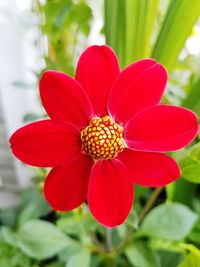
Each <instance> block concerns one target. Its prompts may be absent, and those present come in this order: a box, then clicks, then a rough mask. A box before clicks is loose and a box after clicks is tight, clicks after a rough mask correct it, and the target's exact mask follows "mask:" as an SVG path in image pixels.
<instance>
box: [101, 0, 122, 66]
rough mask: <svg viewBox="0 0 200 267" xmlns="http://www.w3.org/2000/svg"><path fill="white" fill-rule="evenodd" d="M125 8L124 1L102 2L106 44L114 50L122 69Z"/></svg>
mask: <svg viewBox="0 0 200 267" xmlns="http://www.w3.org/2000/svg"><path fill="white" fill-rule="evenodd" d="M125 8H126V1H121V0H106V1H104V11H105V25H104V28H105V34H106V43H107V44H108V45H110V46H112V48H113V49H114V51H115V53H116V54H117V56H118V57H119V61H120V63H121V67H122V68H123V67H124V66H125V31H126V26H125V17H126V16H125Z"/></svg>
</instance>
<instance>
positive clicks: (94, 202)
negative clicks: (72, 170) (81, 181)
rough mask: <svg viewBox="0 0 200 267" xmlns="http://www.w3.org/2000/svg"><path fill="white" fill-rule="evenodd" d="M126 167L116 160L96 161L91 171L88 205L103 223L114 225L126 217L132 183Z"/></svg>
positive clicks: (130, 199) (130, 200)
mask: <svg viewBox="0 0 200 267" xmlns="http://www.w3.org/2000/svg"><path fill="white" fill-rule="evenodd" d="M130 179H131V178H130V173H129V171H128V170H127V168H126V167H125V166H124V165H123V164H122V163H121V162H120V161H117V160H102V161H98V162H97V163H96V164H95V165H94V167H93V169H92V173H91V178H90V183H89V189H88V205H89V208H90V210H91V212H92V214H93V215H94V217H95V218H96V219H97V220H98V221H99V222H100V223H101V224H103V225H105V226H108V227H114V226H117V225H120V224H122V223H123V222H124V220H125V219H126V218H127V216H128V214H129V212H130V209H131V206H132V202H133V185H132V183H131V181H130Z"/></svg>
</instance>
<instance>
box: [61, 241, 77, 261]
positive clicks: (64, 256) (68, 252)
mask: <svg viewBox="0 0 200 267" xmlns="http://www.w3.org/2000/svg"><path fill="white" fill-rule="evenodd" d="M80 249H81V245H80V244H79V243H78V242H73V243H71V244H70V246H67V247H66V248H64V249H63V250H62V251H60V253H59V255H58V256H59V259H60V260H61V261H62V262H67V261H68V260H69V258H70V257H71V256H72V255H73V254H75V253H78V252H79V251H80Z"/></svg>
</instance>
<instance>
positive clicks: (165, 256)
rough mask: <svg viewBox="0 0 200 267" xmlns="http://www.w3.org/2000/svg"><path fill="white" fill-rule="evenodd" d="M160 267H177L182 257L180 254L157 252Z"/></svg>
mask: <svg viewBox="0 0 200 267" xmlns="http://www.w3.org/2000/svg"><path fill="white" fill-rule="evenodd" d="M159 256H160V259H161V266H162V267H177V265H178V264H179V263H180V261H181V260H182V258H183V256H182V254H180V253H172V252H168V251H159Z"/></svg>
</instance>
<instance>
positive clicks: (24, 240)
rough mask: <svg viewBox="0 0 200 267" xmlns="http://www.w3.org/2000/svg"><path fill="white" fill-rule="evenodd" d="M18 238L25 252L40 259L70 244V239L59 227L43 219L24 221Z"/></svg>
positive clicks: (52, 254) (19, 244) (50, 255)
mask: <svg viewBox="0 0 200 267" xmlns="http://www.w3.org/2000/svg"><path fill="white" fill-rule="evenodd" d="M17 240H18V246H19V247H20V249H21V250H22V251H23V252H24V253H26V254H27V255H29V256H30V257H32V258H35V259H38V260H44V259H47V258H49V257H52V256H54V255H55V254H57V253H58V252H59V251H61V250H62V249H64V248H65V247H66V246H67V245H69V244H70V239H69V238H67V236H66V235H65V234H64V233H63V232H62V231H61V230H60V229H59V228H57V227H56V226H55V225H53V224H52V223H49V222H45V221H41V220H32V221H28V222H26V223H24V224H23V225H22V227H21V228H20V230H19V232H18V233H17Z"/></svg>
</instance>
